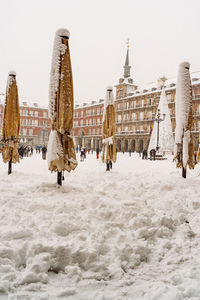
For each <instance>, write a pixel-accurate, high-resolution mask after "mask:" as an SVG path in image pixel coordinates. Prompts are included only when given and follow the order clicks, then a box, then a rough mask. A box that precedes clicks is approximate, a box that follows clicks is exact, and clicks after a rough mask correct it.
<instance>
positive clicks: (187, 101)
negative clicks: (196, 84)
mask: <svg viewBox="0 0 200 300" xmlns="http://www.w3.org/2000/svg"><path fill="white" fill-rule="evenodd" d="M189 69H190V64H189V62H182V63H181V64H180V65H179V70H178V79H177V85H176V99H175V103H176V105H175V109H176V130H175V142H176V143H177V144H178V143H181V142H182V137H183V129H186V127H187V125H188V118H189V113H190V108H191V105H192V91H191V79H190V72H189Z"/></svg>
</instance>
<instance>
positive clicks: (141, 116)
mask: <svg viewBox="0 0 200 300" xmlns="http://www.w3.org/2000/svg"><path fill="white" fill-rule="evenodd" d="M143 119H144V112H143V111H141V112H140V120H143Z"/></svg>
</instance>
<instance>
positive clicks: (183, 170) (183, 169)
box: [182, 168, 186, 178]
mask: <svg viewBox="0 0 200 300" xmlns="http://www.w3.org/2000/svg"><path fill="white" fill-rule="evenodd" d="M182 177H183V178H186V169H185V168H182Z"/></svg>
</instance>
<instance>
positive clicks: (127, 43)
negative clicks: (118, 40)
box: [126, 38, 130, 49]
mask: <svg viewBox="0 0 200 300" xmlns="http://www.w3.org/2000/svg"><path fill="white" fill-rule="evenodd" d="M129 41H130V39H129V38H127V42H126V45H127V48H128V49H129V47H130V44H129Z"/></svg>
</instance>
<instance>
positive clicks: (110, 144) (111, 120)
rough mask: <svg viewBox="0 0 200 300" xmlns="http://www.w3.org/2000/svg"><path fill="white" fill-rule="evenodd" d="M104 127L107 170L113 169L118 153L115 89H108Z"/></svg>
mask: <svg viewBox="0 0 200 300" xmlns="http://www.w3.org/2000/svg"><path fill="white" fill-rule="evenodd" d="M102 121H103V125H102V138H103V141H102V142H103V152H102V161H103V162H104V163H106V170H107V171H109V170H110V168H112V162H114V163H115V162H116V160H117V153H116V147H115V140H114V135H115V107H114V97H113V88H112V87H111V86H109V87H107V90H106V98H105V102H104V112H103V120H102Z"/></svg>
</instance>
